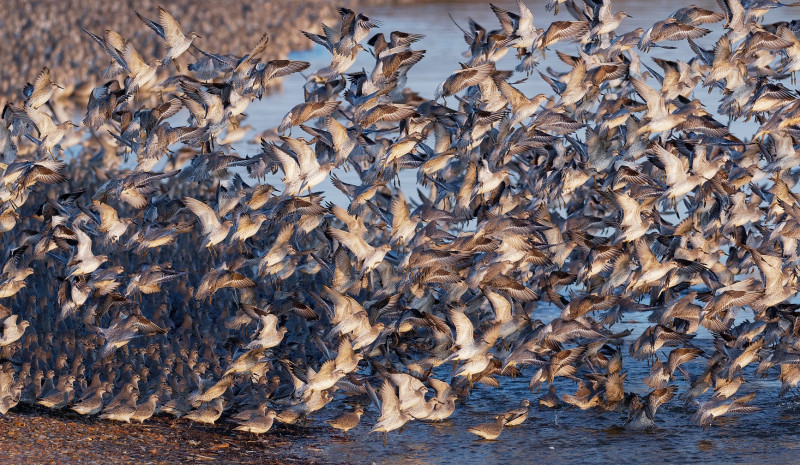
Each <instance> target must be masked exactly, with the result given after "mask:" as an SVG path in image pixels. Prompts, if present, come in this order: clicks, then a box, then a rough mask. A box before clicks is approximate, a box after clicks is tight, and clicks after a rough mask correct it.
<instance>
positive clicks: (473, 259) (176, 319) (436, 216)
mask: <svg viewBox="0 0 800 465" xmlns="http://www.w3.org/2000/svg"><path fill="white" fill-rule="evenodd" d="M517 3H518V11H507V10H505V9H503V8H500V7H497V6H495V5H491V8H492V10H493V11H494V13H495V14H496V16H497V19H498V20H499V28H497V29H493V30H488V29H485V28H484V27H482V26H481V25H479V24H477V23H475V22H474V21H470V22H469V24H468V25H467V26H466V27H464V28H463V29H462V30H463V33H464V39H465V40H466V43H467V45H468V51H467V52H466V54H465V60H464V62H463V63H462V64H461V69H458V70H456V71H454V72H453V73H452V74H451V75H450V76H449V77H447V79H445V80H444V81H443V83H442V84H441V85H440V86H439V88H438V90H437V92H436V95H435V98H434V99H433V100H429V99H425V98H423V97H421V96H419V95H418V94H416V93H414V92H413V91H410V90H409V89H407V88H406V81H407V73H408V71H409V69H410V68H412V67H413V66H414V65H415V64H417V63H418V62H419V61H420V60H422V59H423V57H424V55H425V51H424V50H417V49H414V44H415V43H416V42H417V41H419V40H420V39H421V38H422V37H423V36H422V35H420V34H413V33H404V32H399V31H394V32H391V33H390V34H388V36H387V35H385V34H383V33H374V32H373V31H372V30H373V29H375V28H376V27H378V26H379V25H380V23H379V22H378V21H376V20H374V19H371V18H368V17H366V16H364V15H363V14H359V13H356V12H353V11H351V10H349V9H347V8H340V9H339V13H340V14H341V22H340V25H339V27H330V26H327V25H324V24H323V26H322V33H321V34H316V33H309V32H305V33H304V34H305V36H307V37H308V38H309V39H311V40H312V41H314V42H316V43H319V44H321V45H323V46H324V47H325V48H326V49H327V50H329V51H330V53H331V56H332V60H331V63H330V65H329V66H327V67H325V68H323V69H320V70H317V71H315V72H313V73H310V74H308V78H307V81H306V84H305V86H304V89H303V91H304V95H305V101H304V102H303V103H300V104H298V105H297V106H295V107H294V108H292V109H291V110H290V111H289V113H288V114H287V115H286V116H285V118H284V119H283V121H282V123H281V124H280V127H279V128H278V129H277V132H275V131H273V133H272V136H271V137H265V138H264V139H263V140H262V141H261V148H260V151H259V152H258V153H255V154H250V155H249V156H242V155H241V154H239V153H237V151H236V150H235V149H234V148H232V146H231V145H230V143H231V142H230V141H232V140H236V138H237V137H239V138H240V137H242V134H241V133H242V127H241V126H240V123H241V121H242V119H243V118H244V116H245V115H244V111H245V110H246V109H247V107H248V104H249V103H251V102H252V101H253V100H254V99H256V98H259V99H260V98H261V97H262V95H263V93H264V90H265V89H266V88H267V86H268V84H269V83H270V81H271V80H273V79H276V78H279V77H281V76H285V75H288V74H291V73H298V72H303V71H306V69H307V68H308V67H309V64H308V63H306V62H302V61H295V60H287V59H275V60H270V61H261V60H260V59H259V57H260V56H261V54H262V53H263V52H264V50H265V49H266V48H267V47H268V46H269V36H268V35H266V34H265V35H263V36H261V38H260V40H258V41H254V42H255V46H254V47H253V49H252V50H251V51H249V52H248V53H246V54H244V55H240V56H232V55H218V54H214V53H211V52H208V51H205V50H203V47H204V45H203V41H202V38H198V36H197V35H196V34H194V33H190V32H186V31H185V30H184V29H183V28H182V26H181V25H180V24H179V23H178V21H176V20H175V18H174V17H173V16H172V15H171V14H170V13H169V12H167V11H166V10H164V9H161V8H159V10H158V16H157V17H156V19H150V18H149V17H148V15H147V14H146V13H144V12H143V14H140V15H139V18H140V19H141V20H142V22H143V23H144V24H146V25H147V26H148V27H149V28H150V29H151V30H152V31H153V32H154V33H155V34H156V36H157V37H159V38H160V39H161V40H162V41H163V42H164V50H165V53H164V55H163V56H159V57H157V58H152V57H143V56H142V55H140V54H139V53H138V52H137V50H136V48H135V45H134V44H133V43H132V42H130V41H128V40H126V39H125V38H124V37H122V36H120V35H119V34H117V33H115V32H114V31H112V30H106V31H105V32H104V33H103V32H100V31H90V30H86V39H87V40H88V39H89V38H91V39H93V41H94V42H95V43H96V45H97V46H99V47H100V48H101V49H102V50H103V51H104V52H105V53H106V55H107V56H108V60H107V65H108V66H107V67H106V68H105V69H104V70H103V71H102V80H103V82H105V83H104V84H102V85H100V86H97V87H96V88H94V90H93V91H92V92H91V96H90V97H89V100H88V104H87V109H86V112H85V117H84V118H83V121H82V124H81V125H80V126H77V127H75V125H74V124H73V123H72V121H71V120H70V119H69V118H68V117H67V118H64V117H61V118H60V117H59V116H58V115H59V110H58V106H57V105H56V104H54V103H53V95H54V93H55V92H57V91H58V87H59V85H58V84H57V82H54V81H53V80H52V79H51V76H50V74H49V72H48V70H47V69H45V70H43V71H42V72H41V73H40V74H39V75H38V77H37V78H36V80H35V81H34V82H33V83H32V84H30V85H28V86H26V87H25V88H24V89H23V90H22V95H23V97H24V99H23V101H22V103H19V104H17V103H9V104H7V105H6V106H5V108H4V109H3V112H2V120H3V124H2V125H0V147H1V148H2V165H0V168H1V169H2V178H1V179H2V183H0V202H1V203H0V205H1V206H2V207H0V235H1V237H2V249H3V252H4V254H5V255H4V262H3V267H2V273H1V274H0V302H2V304H3V306H0V327H2V337H0V346H2V353H0V362H2V369H0V413H2V414H6V413H7V412H8V411H9V410H10V409H12V408H14V407H15V406H16V405H17V404H18V403H20V402H22V403H29V404H39V405H42V406H45V407H48V408H51V409H70V410H73V411H75V412H78V413H80V414H84V415H96V414H99V415H100V417H101V418H106V419H110V420H117V421H126V422H130V421H132V420H133V421H140V422H143V421H146V420H147V419H148V418H149V417H150V416H152V415H154V414H156V413H159V412H161V413H165V414H171V415H174V416H175V417H183V418H187V419H189V420H191V421H194V422H200V423H210V424H211V423H214V422H216V421H218V420H219V419H220V418H221V417H223V415H224V419H225V420H227V421H230V422H234V423H236V424H238V426H237V429H239V430H243V431H249V432H252V433H264V432H266V431H268V430H269V429H270V428H271V427H272V425H273V421H274V420H277V421H280V422H283V423H287V424H294V423H304V422H306V421H308V419H309V417H311V416H312V415H313V414H314V413H315V412H317V411H319V410H320V409H323V408H325V407H326V405H329V404H331V402H332V401H333V400H334V399H337V402H335V403H334V404H331V405H340V406H341V405H343V402H339V401H338V400H341V399H344V398H347V399H348V402H349V403H350V404H357V406H356V407H355V408H354V409H353V410H352V411H350V410H346V411H343V412H337V413H341V415H339V416H337V417H336V418H333V419H331V420H329V421H328V423H329V424H330V426H331V427H333V428H336V429H338V430H341V431H343V432H345V434H347V432H348V431H349V430H352V429H353V428H355V427H357V425H358V424H359V422H360V420H361V418H362V415H364V414H365V411H366V412H368V411H370V410H371V409H372V408H376V409H377V410H378V411H379V412H380V416H379V418H378V419H377V421H376V422H374V423H373V424H372V425H371V426H370V432H380V433H384V441H385V440H386V433H388V432H390V431H394V430H398V429H400V428H402V427H403V426H404V425H406V424H407V423H408V422H410V421H414V420H420V421H427V422H437V421H442V420H445V419H447V418H448V417H450V416H451V415H453V413H454V412H455V411H456V410H457V408H458V407H457V403H456V402H457V401H459V402H460V401H462V400H465V401H468V400H466V398H467V397H468V396H469V394H470V391H471V390H472V389H488V388H489V387H492V386H493V387H497V386H500V385H501V384H503V383H504V380H505V379H506V378H508V377H516V378H520V377H525V378H526V379H527V378H530V383H529V387H530V389H531V391H534V392H541V391H544V394H543V395H541V396H540V397H539V398H538V404H539V405H540V406H542V407H543V408H544V407H550V408H558V407H560V406H564V405H569V406H573V407H576V408H580V409H597V410H603V411H618V412H620V415H621V416H622V422H623V426H624V427H625V428H627V429H632V430H645V429H650V428H654V427H655V426H656V422H655V414H656V412H657V410H658V408H659V407H660V406H661V405H663V404H665V403H667V402H671V401H673V398H674V397H675V396H676V395H678V394H679V393H680V396H679V397H680V400H681V401H683V402H685V403H686V404H687V405H692V406H694V407H693V408H695V409H696V421H697V422H698V423H699V424H700V425H711V423H712V422H713V421H714V420H715V419H716V418H718V417H720V416H723V415H728V414H735V413H744V412H749V411H753V410H754V409H755V407H753V406H751V405H749V402H750V401H751V400H752V399H753V398H754V396H755V392H752V390H750V392H749V393H747V394H742V393H740V388H744V389H742V392H747V391H748V388H746V387H747V386H748V383H747V379H748V378H750V379H752V378H753V377H777V380H779V381H780V383H781V386H782V387H781V389H780V395H784V394H786V393H788V392H789V391H792V390H794V389H795V388H796V386H797V384H798V382H800V318H798V316H800V314H799V313H798V309H800V305H797V304H795V303H793V298H794V296H795V294H796V293H797V291H798V273H797V271H796V270H797V265H798V263H799V262H800V253H799V252H798V238H800V196H798V194H796V193H795V192H794V190H795V186H796V183H797V181H798V174H800V171H798V170H795V169H794V167H795V166H796V165H797V164H798V163H800V152H798V151H797V150H796V138H797V137H798V136H799V135H800V132H799V131H798V126H797V123H798V122H800V100H798V98H797V94H796V92H795V91H792V90H790V89H789V88H787V87H786V84H787V82H788V81H789V80H791V79H793V74H794V73H795V71H797V70H800V40H799V39H798V34H800V23H798V22H797V21H792V22H779V23H773V24H764V23H763V22H762V21H760V20H761V18H762V17H763V16H764V15H765V14H766V12H768V11H769V10H770V9H772V8H777V7H781V6H783V5H782V4H780V3H778V2H777V1H772V0H750V1H744V2H740V0H719V4H720V7H721V11H709V10H706V9H702V8H698V7H695V6H690V7H686V8H681V9H679V10H677V11H675V12H674V13H673V14H672V15H670V17H669V18H667V19H665V20H663V21H659V22H657V23H656V24H654V25H653V26H652V27H651V28H649V29H648V30H647V31H643V30H642V29H637V30H634V31H631V32H628V33H624V34H623V33H618V30H619V25H620V22H621V21H623V20H624V19H625V18H626V16H627V15H626V14H625V13H624V12H616V13H615V12H613V11H614V10H613V9H612V5H611V2H610V1H608V0H605V1H602V2H599V1H594V0H584V1H583V2H577V1H571V0H567V1H565V0H551V1H550V3H549V5H548V7H549V8H551V9H555V10H558V9H559V7H560V8H561V10H562V11H563V10H566V11H567V12H568V13H569V14H571V15H572V16H573V18H572V19H571V20H568V21H555V22H553V23H551V24H550V26H549V27H547V28H546V29H540V28H537V27H536V25H535V23H534V17H533V14H532V13H531V11H530V10H529V9H528V8H527V7H526V5H525V4H524V3H523V2H522V1H521V0H520V1H518V2H517ZM714 23H721V24H723V25H724V28H721V29H720V34H719V38H718V40H717V41H716V45H715V46H714V48H713V49H704V48H703V47H702V46H701V45H699V44H698V43H696V39H699V38H701V37H705V36H708V35H709V34H711V30H710V29H708V28H706V27H704V25H705V24H714ZM557 43H560V44H564V43H567V44H569V45H568V46H567V47H564V48H565V49H566V50H568V51H562V50H557V51H555V53H556V54H557V56H558V58H559V59H560V61H561V62H563V64H564V67H565V68H567V70H566V71H563V72H560V71H556V70H553V69H550V68H548V69H547V70H546V72H541V71H537V70H536V65H537V63H538V62H539V60H541V59H542V57H543V56H544V54H545V53H548V52H552V49H553V47H554V45H556V44H557ZM573 44H574V45H573ZM670 44H673V45H670ZM673 46H684V47H687V49H688V48H691V50H692V52H693V53H692V54H691V55H687V56H686V60H685V61H680V60H668V59H663V58H659V57H658V56H655V54H651V53H650V52H651V51H657V50H660V49H664V48H667V47H673ZM509 51H511V52H512V53H514V54H516V56H517V58H518V59H519V67H518V69H517V70H516V71H517V74H515V72H514V71H511V70H504V69H498V68H497V65H496V63H497V61H498V60H499V59H500V58H501V57H503V56H504V55H506V54H507V53H508V52H509ZM359 53H370V54H371V55H373V56H374V58H375V66H374V68H373V69H372V70H371V71H369V72H367V71H356V72H352V71H351V70H350V68H351V66H352V65H353V63H354V61H355V58H356V56H357V55H358V54H359ZM188 57H193V59H192V58H190V59H188V60H187V61H188V62H189V64H188V66H187V67H182V66H180V65H179V64H178V61H177V60H178V59H179V58H182V59H186V58H188ZM179 68H180V69H179ZM165 72H166V73H169V77H166V78H165V79H162V78H161V77H160V76H162V75H163V74H164V73H165ZM306 72H308V71H306ZM522 74H528V75H529V77H528V79H542V80H544V81H546V82H547V83H548V84H549V85H550V86H551V87H552V89H553V92H552V94H550V95H545V94H540V95H536V96H532V97H529V96H527V95H525V94H524V93H523V92H522V91H520V90H519V88H518V87H519V86H520V83H521V82H522V80H520V79H523V80H524V76H522ZM157 76H159V77H158V78H157ZM514 79H517V80H516V81H514ZM708 93H710V94H711V95H713V96H714V97H716V98H718V101H717V103H718V107H717V108H708V107H707V106H706V104H705V103H704V101H705V102H707V103H708V101H709V100H711V98H710V97H708V96H706V94H708ZM701 97H702V98H703V99H704V100H703V101H701V100H700V98H701ZM717 103H715V105H716V104H717ZM181 111H183V113H179V112H181ZM181 115H186V116H187V117H188V121H186V122H185V123H183V121H182V118H181ZM724 118H727V120H728V121H721V119H724ZM737 119H746V120H748V121H749V124H751V125H752V126H753V127H757V129H756V130H755V132H754V133H753V134H752V136H751V137H748V138H745V137H743V135H742V134H739V135H738V136H737V135H734V134H732V133H731V132H730V130H729V127H730V126H729V124H728V123H729V121H732V120H737ZM338 169H342V170H348V171H351V172H353V173H355V174H356V175H357V177H358V179H359V180H360V181H359V182H357V183H354V184H349V183H346V182H344V181H343V180H341V179H339V178H338V177H337V174H336V173H337V172H336V171H335V170H338ZM403 170H412V171H413V172H415V173H416V176H417V186H416V187H417V189H418V192H419V198H420V200H419V201H414V202H409V200H408V199H407V198H406V195H405V194H404V192H403V190H404V189H403V188H402V187H401V186H400V185H399V181H398V179H399V178H398V173H399V172H401V171H403ZM278 172H280V173H281V175H282V178H281V181H280V183H275V184H276V185H270V184H268V183H266V182H265V181H264V180H265V179H266V178H268V177H269V176H270V175H271V174H274V173H278ZM328 178H330V179H332V181H333V184H334V185H335V187H336V188H337V189H339V190H341V191H342V192H343V193H344V195H346V196H347V198H348V199H349V204H347V205H335V204H332V203H327V202H325V200H324V194H323V193H321V192H316V191H315V188H318V186H319V185H320V183H322V182H323V181H325V180H326V179H328ZM408 187H409V186H405V188H406V189H407V188H408ZM540 304H547V305H553V306H556V307H557V308H558V309H560V311H561V313H560V315H559V316H558V317H557V318H554V319H552V320H551V321H546V322H545V321H540V320H539V319H538V318H537V312H536V308H537V305H540ZM632 315H635V316H636V318H646V319H647V321H649V322H650V325H649V326H648V327H647V329H646V330H644V331H643V332H642V333H641V334H640V335H632V336H631V332H630V330H625V331H622V330H619V331H615V330H614V325H615V324H616V323H618V322H620V321H621V320H623V319H624V318H626V317H631V316H632ZM737 316H738V318H737ZM743 317H746V318H743ZM698 331H708V332H709V334H710V335H711V337H713V343H712V344H706V345H703V344H700V343H699V342H697V341H695V340H694V338H695V336H697V334H698ZM628 357H630V358H632V359H634V360H648V361H649V362H650V365H649V367H650V373H649V376H648V377H647V378H646V379H644V380H636V383H634V382H633V380H630V379H626V378H627V373H626V371H625V367H624V362H625V360H627V359H628ZM557 379H561V380H560V381H559V383H562V384H560V385H561V386H563V385H564V384H563V383H573V385H574V386H575V391H574V393H573V391H572V390H569V391H565V390H563V389H561V391H562V392H561V393H559V392H557V390H556V384H555V382H556V380H557ZM476 386H478V387H476ZM645 389H646V390H645ZM737 393H739V394H737ZM559 394H560V395H559ZM675 402H677V400H676V401H675ZM371 404H374V405H375V407H371ZM530 406H531V404H530V401H529V400H528V399H523V400H522V401H521V403H520V405H519V406H518V407H516V408H513V409H510V410H508V411H505V412H503V413H499V414H498V415H497V416H496V417H495V420H494V421H493V422H491V423H488V424H484V425H478V426H475V427H473V428H471V429H470V430H469V431H470V432H472V433H474V434H476V435H479V436H481V437H484V438H486V439H494V438H497V437H498V436H499V435H500V434H501V432H502V431H503V429H504V428H505V427H509V426H514V425H518V424H521V423H522V422H524V421H525V420H526V418H527V416H528V411H529V408H530ZM367 416H368V417H369V415H367Z"/></svg>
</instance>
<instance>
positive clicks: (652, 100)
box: [630, 76, 667, 118]
mask: <svg viewBox="0 0 800 465" xmlns="http://www.w3.org/2000/svg"><path fill="white" fill-rule="evenodd" d="M630 80H631V83H632V84H633V89H634V90H635V91H636V93H637V94H639V95H640V96H641V97H642V98H643V99H644V101H645V102H646V103H647V112H648V113H649V114H650V117H651V118H656V117H660V116H662V115H665V114H666V113H667V108H666V106H665V104H664V99H663V98H662V97H661V94H660V93H658V92H656V90H655V89H653V88H652V87H650V86H648V85H647V83H645V82H644V81H642V80H640V79H636V78H635V77H633V76H631V78H630Z"/></svg>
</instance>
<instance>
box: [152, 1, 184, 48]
mask: <svg viewBox="0 0 800 465" xmlns="http://www.w3.org/2000/svg"><path fill="white" fill-rule="evenodd" d="M158 20H159V22H161V27H162V28H163V29H164V42H166V43H167V46H168V47H172V46H174V45H175V44H176V43H178V42H181V41H182V40H183V39H184V38H185V37H184V35H183V31H181V23H179V22H178V21H176V20H175V18H173V17H172V15H171V14H169V12H168V11H167V10H165V9H163V8H161V7H158Z"/></svg>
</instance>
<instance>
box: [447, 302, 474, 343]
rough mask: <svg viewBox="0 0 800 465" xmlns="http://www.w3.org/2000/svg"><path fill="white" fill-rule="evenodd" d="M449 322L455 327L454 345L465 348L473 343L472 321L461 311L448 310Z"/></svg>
mask: <svg viewBox="0 0 800 465" xmlns="http://www.w3.org/2000/svg"><path fill="white" fill-rule="evenodd" d="M450 321H452V322H453V325H454V326H455V327H456V345H458V346H461V347H465V346H468V345H470V344H472V342H473V337H474V332H475V328H474V327H473V326H472V321H470V319H469V317H467V315H465V314H464V312H462V311H461V310H457V309H451V310H450Z"/></svg>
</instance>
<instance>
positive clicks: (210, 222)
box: [183, 197, 222, 234]
mask: <svg viewBox="0 0 800 465" xmlns="http://www.w3.org/2000/svg"><path fill="white" fill-rule="evenodd" d="M183 203H184V204H185V205H186V207H188V208H189V210H191V211H192V213H194V214H195V215H197V218H198V219H199V220H200V224H201V225H202V227H203V234H209V233H211V232H212V231H215V230H217V229H219V228H220V227H221V226H222V224H221V223H220V222H219V218H217V214H216V212H214V209H213V208H211V207H209V206H208V205H206V204H205V203H203V202H201V201H199V200H197V199H193V198H191V197H184V198H183Z"/></svg>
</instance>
